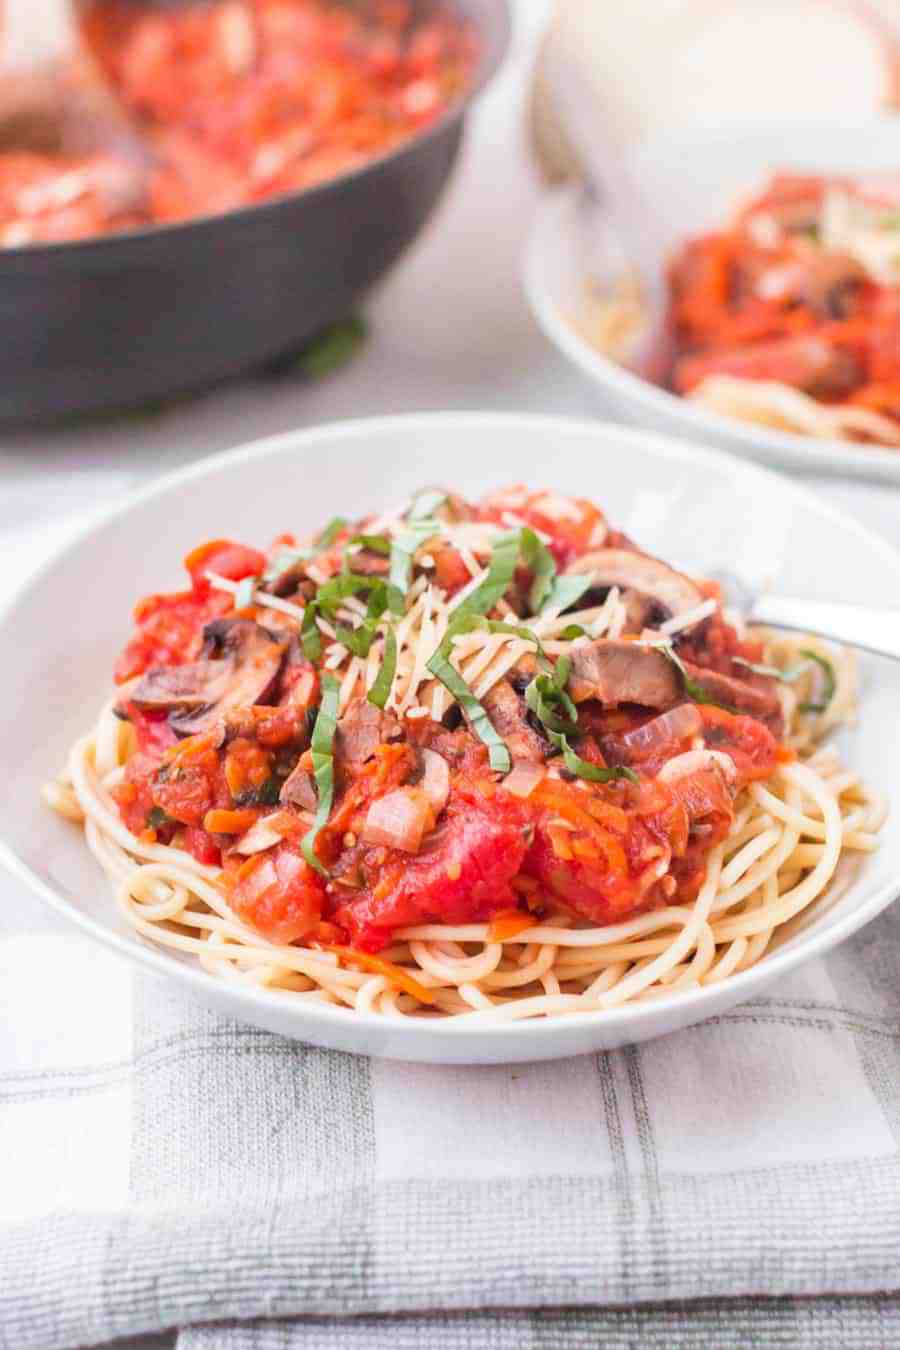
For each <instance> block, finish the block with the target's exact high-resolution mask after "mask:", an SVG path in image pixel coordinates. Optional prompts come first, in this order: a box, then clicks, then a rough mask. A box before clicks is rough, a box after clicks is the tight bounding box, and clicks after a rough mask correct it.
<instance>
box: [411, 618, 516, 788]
mask: <svg viewBox="0 0 900 1350" xmlns="http://www.w3.org/2000/svg"><path fill="white" fill-rule="evenodd" d="M477 625H478V617H477V616H475V615H470V614H464V613H463V614H459V615H457V617H456V618H455V619H454V620H453V622H452V623H451V624H450V626H449V628H448V629H447V632H446V633H445V634H444V637H443V640H442V641H441V644H440V646H439V647H438V649H437V651H436V652H435V653H434V655H433V656H432V657H431V659H430V661H429V662H428V670H430V672H431V674H432V675H434V677H435V679H438V680H440V682H441V684H442V685H443V686H444V688H445V689H446V690H447V692H448V693H449V694H451V695H452V696H453V698H455V699H456V701H457V703H458V704H459V706H460V707H461V708H462V710H463V712H464V713H465V714H466V717H467V718H468V722H469V725H470V727H471V728H472V730H473V732H474V733H475V735H476V736H477V737H478V739H479V740H480V741H481V742H482V743H483V744H484V745H486V746H487V748H488V752H489V757H490V764H491V768H492V769H496V770H497V772H498V773H509V771H510V769H511V768H512V760H511V759H510V757H509V751H508V750H507V748H506V746H505V744H504V743H503V740H502V739H501V737H500V736H499V735H498V734H497V732H496V731H495V730H494V727H493V725H492V723H491V719H490V718H489V717H488V715H487V710H486V709H485V708H484V707H483V705H482V704H481V703H479V701H478V699H477V698H476V697H475V695H474V694H473V693H472V690H471V689H470V688H469V686H468V685H467V684H466V682H465V680H464V679H463V677H462V675H460V673H459V671H458V670H457V669H456V668H455V666H453V665H452V664H451V662H450V653H451V651H452V650H453V639H454V638H455V637H457V636H459V634H461V633H467V632H470V631H471V629H472V628H475V627H476V626H477Z"/></svg>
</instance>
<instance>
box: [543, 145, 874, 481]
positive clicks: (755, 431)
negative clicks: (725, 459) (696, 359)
mask: <svg viewBox="0 0 900 1350" xmlns="http://www.w3.org/2000/svg"><path fill="white" fill-rule="evenodd" d="M635 167H636V170H637V172H638V174H639V176H640V179H641V181H642V183H643V184H644V185H645V187H646V190H647V194H648V197H649V200H650V201H653V202H661V203H663V204H664V209H662V210H661V211H660V215H659V220H658V221H657V229H658V234H659V241H658V242H659V246H660V266H661V267H662V266H663V265H664V263H665V257H666V255H667V253H669V252H670V251H671V250H672V249H673V248H675V247H676V246H677V245H678V244H679V243H680V242H682V241H683V240H685V239H687V238H689V237H690V236H691V235H695V234H698V233H701V232H702V231H704V230H708V229H715V228H716V227H717V226H718V225H720V224H721V223H722V222H723V221H724V220H726V219H727V217H728V215H729V213H730V211H731V209H732V207H733V206H734V203H735V202H736V201H737V200H738V199H739V198H740V197H742V196H746V195H747V194H748V193H749V192H752V191H753V190H754V188H755V187H757V186H762V184H763V182H764V181H765V179H766V177H767V176H768V175H769V174H770V173H771V172H772V171H773V170H775V169H791V168H793V169H796V170H798V171H803V170H811V171H812V172H826V173H829V172H830V173H839V172H864V171H872V170H883V169H884V170H893V171H894V172H896V173H900V118H894V119H886V118H885V119H880V120H873V121H871V122H868V123H866V124H865V125H861V126H858V127H831V126H827V127H826V126H805V127H801V126H798V127H795V128H784V127H759V128H755V129H753V130H752V131H736V130H727V131H720V132H713V131H694V132H691V133H690V134H687V133H685V134H684V135H683V136H680V137H665V138H662V137H660V138H654V139H653V140H652V141H649V142H648V143H647V144H646V145H644V146H643V147H642V149H641V150H640V152H639V154H638V155H637V156H636V159H635ZM596 219H597V217H596V215H595V214H594V215H592V214H591V213H589V212H588V211H586V210H585V209H584V207H583V203H582V194H581V192H580V190H578V189H575V188H562V189H560V190H558V191H555V192H551V193H548V195H547V196H546V198H545V199H544V201H543V202H542V204H541V206H540V207H539V209H538V212H537V215H536V217H535V220H534V224H533V226H532V230H531V234H530V237H529V240H528V245H527V248H526V255H525V264H524V282H525V289H526V291H527V294H528V299H529V302H530V304H531V308H532V310H533V312H534V315H535V317H536V318H537V320H538V323H539V324H540V325H541V328H542V329H543V330H544V332H545V333H546V335H547V336H548V337H549V338H550V340H551V341H552V342H554V343H555V344H556V346H557V347H559V349H560V350H561V351H562V352H563V353H564V354H565V355H566V356H567V357H568V358H569V359H570V360H571V361H573V362H574V363H575V365H576V366H578V367H579V368H580V369H581V370H583V371H584V372H585V374H586V375H587V376H588V377H589V378H590V379H591V380H592V381H593V383H594V384H595V385H596V387H597V391H598V394H600V396H601V398H602V402H603V408H604V411H605V412H606V413H607V414H609V413H612V414H614V415H615V416H618V417H621V418H623V420H625V421H628V422H636V423H638V424H639V425H642V426H647V427H652V428H653V429H654V430H657V431H666V432H669V433H670V434H672V435H677V436H683V437H686V438H690V439H694V440H696V439H702V440H703V441H704V442H705V443H707V444H710V445H717V446H719V447H720V448H721V449H723V450H731V451H733V452H735V453H737V454H740V455H745V456H751V457H752V458H754V459H759V460H765V461H768V462H770V463H772V464H778V465H781V466H782V467H785V468H792V469H800V470H806V471H807V472H815V473H822V472H825V473H841V474H845V475H846V474H853V475H855V476H857V477H862V478H875V479H880V480H882V481H888V482H895V483H896V482H900V450H889V449H884V448H880V447H878V446H862V445H854V444H852V443H850V442H848V441H837V440H835V441H831V440H819V439H816V438H813V437H811V436H798V435H794V434H793V433H791V432H786V431H775V430H772V429H770V428H768V427H762V426H753V425H752V424H750V423H747V422H740V421H738V420H736V419H734V418H729V417H723V416H721V415H720V414H718V413H714V412H710V411H708V410H707V409H705V408H701V407H698V406H697V405H696V404H694V403H692V402H691V401H690V400H689V399H684V398H680V397H678V396H677V395H675V394H670V393H669V392H668V391H667V390H665V389H660V388H659V387H658V386H656V385H653V384H650V383H649V382H648V381H647V380H643V379H641V378H640V376H638V375H635V374H633V373H632V372H631V371H629V370H625V369H624V368H623V367H622V366H620V365H617V364H616V362H614V361H611V360H609V358H607V357H605V356H603V355H602V354H601V353H600V352H599V351H598V350H597V349H596V348H595V347H593V346H592V345H591V344H590V343H589V342H588V341H587V339H586V338H585V337H584V336H583V335H582V333H580V332H579V330H578V327H577V323H576V322H574V319H575V317H576V316H577V315H578V314H579V313H580V312H581V311H582V310H583V306H584V300H585V282H586V278H587V276H588V275H589V274H590V272H591V271H592V270H593V269H592V259H594V260H595V261H596V250H595V249H594V250H593V251H592V246H591V238H590V233H589V231H590V227H591V224H592V223H593V222H595V221H596Z"/></svg>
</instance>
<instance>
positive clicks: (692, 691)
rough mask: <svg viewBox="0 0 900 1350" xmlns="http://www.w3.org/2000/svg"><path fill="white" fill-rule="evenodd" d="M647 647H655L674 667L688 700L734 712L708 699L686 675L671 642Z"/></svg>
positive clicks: (662, 642)
mask: <svg viewBox="0 0 900 1350" xmlns="http://www.w3.org/2000/svg"><path fill="white" fill-rule="evenodd" d="M647 645H648V646H649V647H655V648H656V650H657V651H660V652H662V654H663V656H665V657H667V658H668V659H669V660H670V661H671V662H672V665H673V666H674V667H675V669H676V670H677V671H678V673H679V674H680V676H681V682H682V685H683V687H684V692H685V693H686V694H687V696H688V698H689V699H691V700H692V701H693V702H694V703H707V704H709V705H710V707H713V708H722V709H724V711H725V712H730V713H733V712H734V708H732V707H729V705H728V704H727V703H720V702H719V700H718V699H715V698H710V696H709V694H708V693H707V692H706V690H705V689H704V688H703V686H702V685H700V684H698V683H697V681H696V680H692V679H691V677H690V675H688V673H687V670H686V669H685V665H684V662H683V661H682V659H681V657H680V656H679V655H678V653H677V652H676V651H675V648H674V647H673V646H672V644H671V642H669V641H668V640H663V641H660V642H649V643H648V644H647Z"/></svg>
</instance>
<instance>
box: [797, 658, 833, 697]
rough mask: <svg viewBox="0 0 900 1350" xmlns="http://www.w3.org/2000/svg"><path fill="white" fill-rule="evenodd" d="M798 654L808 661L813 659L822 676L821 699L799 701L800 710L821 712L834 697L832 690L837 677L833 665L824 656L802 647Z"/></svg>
mask: <svg viewBox="0 0 900 1350" xmlns="http://www.w3.org/2000/svg"><path fill="white" fill-rule="evenodd" d="M800 655H801V656H805V657H806V658H807V660H809V661H815V663H816V665H817V666H818V667H819V669H820V670H821V671H822V674H823V676H824V686H823V689H822V697H821V699H818V700H816V701H814V702H808V703H801V704H800V711H801V712H814V713H823V712H825V710H826V709H827V707H828V705H829V704H830V702H831V700H832V699H833V698H834V691H835V689H836V688H837V679H836V677H835V673H834V666H833V665H832V664H831V662H830V661H829V660H828V659H827V658H826V657H824V656H819V654H818V652H811V651H807V650H805V649H804V650H802V651H801V652H800Z"/></svg>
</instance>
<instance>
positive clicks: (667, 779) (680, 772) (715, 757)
mask: <svg viewBox="0 0 900 1350" xmlns="http://www.w3.org/2000/svg"><path fill="white" fill-rule="evenodd" d="M712 768H717V769H721V771H722V773H723V774H724V775H725V780H726V782H728V783H733V782H734V781H735V779H736V778H737V769H736V768H735V764H734V760H733V759H732V758H731V756H730V755H726V754H723V753H722V751H721V750H688V751H687V753H686V754H684V755H676V756H675V758H674V759H670V760H669V762H668V763H667V764H664V765H663V766H662V768H661V769H660V771H659V777H660V778H661V779H662V781H663V782H664V783H674V782H675V780H676V779H678V778H683V777H684V776H685V774H688V773H699V772H700V771H701V770H702V769H712Z"/></svg>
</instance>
